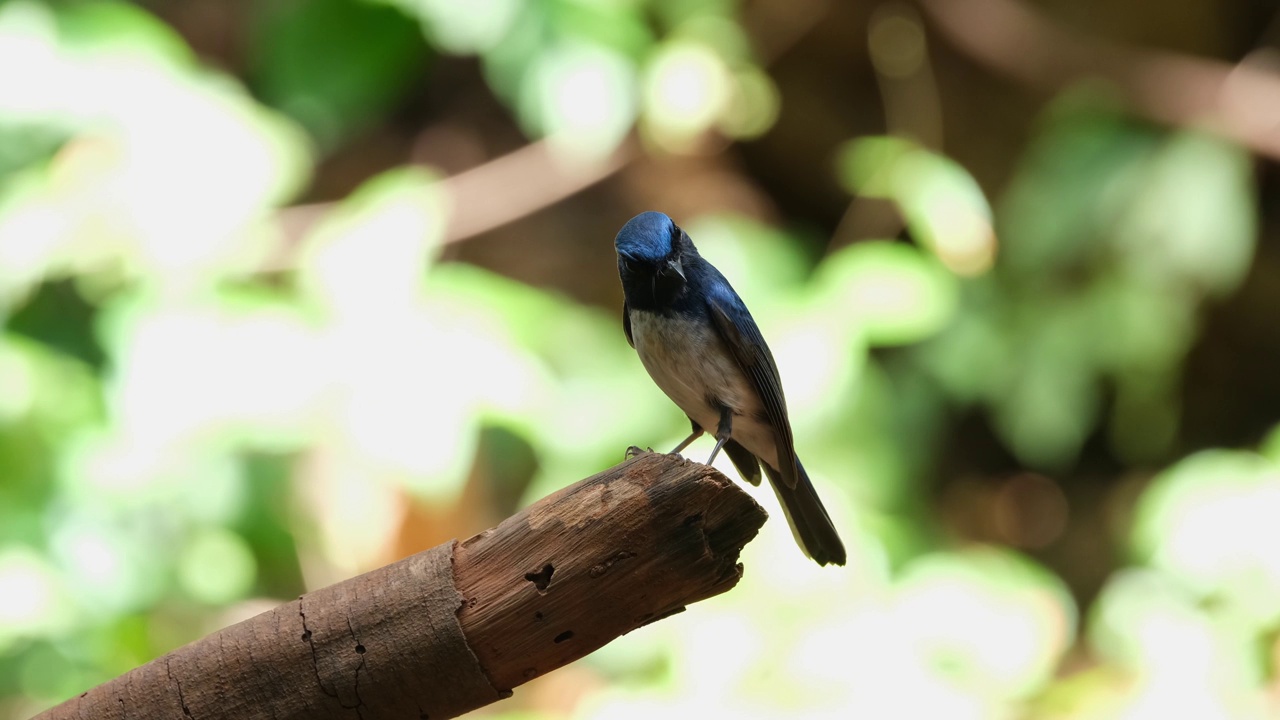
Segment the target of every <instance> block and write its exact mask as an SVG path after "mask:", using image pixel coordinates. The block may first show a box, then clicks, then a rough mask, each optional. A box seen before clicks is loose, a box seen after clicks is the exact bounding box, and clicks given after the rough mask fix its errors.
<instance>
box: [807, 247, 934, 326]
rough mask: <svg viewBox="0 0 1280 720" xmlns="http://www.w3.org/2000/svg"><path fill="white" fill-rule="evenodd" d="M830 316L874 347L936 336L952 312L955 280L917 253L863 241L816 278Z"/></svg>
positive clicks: (829, 260)
mask: <svg viewBox="0 0 1280 720" xmlns="http://www.w3.org/2000/svg"><path fill="white" fill-rule="evenodd" d="M816 280H817V283H818V286H819V288H820V289H819V290H818V292H819V293H820V294H821V297H822V298H823V300H822V302H823V303H824V305H825V307H826V308H829V309H830V311H833V312H840V313H843V314H844V317H845V318H846V321H845V323H846V324H847V325H848V326H850V327H852V328H855V329H856V330H855V331H861V332H862V333H863V334H865V336H866V338H867V341H868V342H869V343H871V344H872V345H903V344H908V343H913V342H918V341H920V340H922V339H924V338H927V337H929V336H931V335H933V334H934V333H936V332H938V331H939V330H940V329H941V328H942V327H944V326H945V325H946V324H947V323H948V322H949V321H950V320H951V318H952V316H953V315H954V313H955V310H956V303H957V284H956V279H955V276H953V275H952V274H950V273H948V272H947V271H946V269H945V268H944V267H942V265H941V264H939V263H937V262H935V261H934V260H933V259H932V258H929V257H927V256H925V255H923V254H921V253H920V251H918V250H916V248H914V247H912V246H910V245H906V244H902V243H893V242H861V243H857V244H855V245H851V246H849V247H847V248H844V249H842V250H840V251H839V252H837V253H836V254H834V255H832V256H831V257H829V258H827V259H826V260H825V261H824V262H823V263H822V266H821V267H820V268H819V271H818V276H817V278H816Z"/></svg>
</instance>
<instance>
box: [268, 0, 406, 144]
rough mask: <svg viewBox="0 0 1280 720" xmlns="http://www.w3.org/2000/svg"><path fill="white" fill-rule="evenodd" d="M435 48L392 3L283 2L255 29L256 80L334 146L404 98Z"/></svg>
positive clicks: (278, 104)
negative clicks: (431, 47)
mask: <svg viewBox="0 0 1280 720" xmlns="http://www.w3.org/2000/svg"><path fill="white" fill-rule="evenodd" d="M428 56H429V53H428V50H427V46H426V44H425V42H424V41H423V38H422V33H421V31H420V30H419V28H418V27H417V25H416V24H415V23H414V21H413V19H412V18H410V17H409V16H407V15H405V14H404V13H403V12H401V11H400V10H399V9H397V8H395V7H392V6H391V5H389V4H384V3H380V2H364V1H362V0H296V1H294V2H288V3H276V4H274V6H273V7H272V8H271V9H269V10H267V11H266V13H265V15H264V16H263V18H262V20H261V25H260V27H259V28H258V32H257V33H256V34H255V36H254V41H253V49H252V58H253V60H252V61H253V69H252V77H253V85H254V87H255V88H256V89H257V91H258V93H259V94H260V95H261V96H262V97H263V98H264V99H265V100H266V102H268V103H269V104H271V105H273V106H275V107H277V108H280V109H281V110H283V111H284V112H286V113H288V114H289V115H290V116H291V117H293V118H294V119H296V120H298V121H299V122H300V123H302V124H303V125H304V126H305V127H306V128H307V129H308V130H309V131H310V132H311V134H312V137H314V138H315V139H316V141H317V142H318V143H319V144H320V146H321V147H323V148H326V149H332V148H333V147H335V146H336V144H337V143H338V141H340V140H341V139H343V138H345V137H347V136H348V135H349V134H351V133H353V132H355V131H357V130H359V129H360V128H362V127H363V126H364V125H365V124H366V123H368V122H369V121H370V120H372V119H373V118H376V117H378V116H380V115H381V114H382V113H384V112H386V111H387V110H388V109H390V108H391V107H392V106H393V105H394V104H395V103H396V102H398V101H399V100H400V99H401V98H403V97H404V96H405V94H406V92H407V91H408V89H409V87H410V86H411V84H412V83H413V80H414V79H415V78H418V77H421V75H422V73H423V71H424V69H425V67H426V62H427V59H428Z"/></svg>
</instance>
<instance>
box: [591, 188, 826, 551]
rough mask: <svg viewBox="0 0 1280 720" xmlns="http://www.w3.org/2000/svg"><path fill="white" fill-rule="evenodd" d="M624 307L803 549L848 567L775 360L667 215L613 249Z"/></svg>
mask: <svg viewBox="0 0 1280 720" xmlns="http://www.w3.org/2000/svg"><path fill="white" fill-rule="evenodd" d="M614 246H615V247H616V249H617V251H618V274H619V276H620V277H621V278H622V289H623V294H624V297H625V301H624V304H623V310H622V324H623V330H624V331H625V332H626V335H627V341H628V342H630V343H631V345H632V347H634V348H635V349H636V352H637V354H639V356H640V361H641V362H642V363H643V364H644V366H645V369H646V370H647V371H648V372H649V375H650V377H652V378H653V380H654V382H655V383H657V385H658V387H659V388H661V389H662V391H663V392H665V393H666V394H667V396H668V397H670V398H671V400H672V401H673V402H675V404H676V405H677V406H679V408H680V409H681V410H683V411H684V413H685V414H686V415H688V416H689V420H690V421H691V422H692V424H693V432H692V434H690V435H689V437H688V438H686V439H685V441H684V442H682V443H680V445H679V446H678V447H676V449H675V450H673V451H672V452H680V451H681V450H683V449H684V448H685V447H687V446H688V445H689V443H691V442H693V441H694V440H696V439H697V438H698V437H699V436H701V435H702V433H703V432H704V431H706V432H712V433H714V434H715V436H716V446H715V448H714V449H713V450H712V451H711V457H710V458H708V459H707V463H708V464H710V463H711V461H712V460H714V459H715V456H716V454H717V453H719V452H720V450H721V449H723V450H724V451H725V453H726V454H727V455H728V456H729V459H730V460H732V461H733V464H734V466H735V467H737V468H738V471H739V472H741V473H742V476H743V478H744V479H746V480H747V481H748V482H751V483H752V484H757V485H758V484H759V483H760V469H761V467H762V466H763V468H764V472H765V475H767V476H768V478H769V481H770V485H772V486H773V489H774V492H775V493H777V495H778V500H779V501H780V502H781V504H782V508H783V511H784V512H785V514H786V516H787V521H788V522H789V523H790V525H791V529H792V532H793V533H794V534H795V536H796V540H797V541H798V542H799V544H800V546H801V548H803V549H804V551H805V553H806V554H807V555H809V557H811V558H813V559H814V560H816V561H817V562H818V563H819V564H821V565H826V564H827V563H835V564H837V565H843V564H844V562H845V550H844V545H843V544H842V543H841V542H840V537H839V535H838V534H837V533H836V530H835V527H834V526H832V524H831V518H830V517H829V516H828V515H827V511H826V509H825V508H824V507H823V506H822V501H821V500H819V499H818V495H817V493H816V492H815V491H814V488H813V484H812V483H811V482H810V481H809V477H808V475H807V474H806V473H805V471H804V466H802V465H801V464H800V461H799V459H798V458H796V454H795V444H794V441H793V438H792V435H791V422H790V420H789V419H788V417H787V405H786V400H785V398H784V397H783V394H782V383H781V381H780V379H779V378H778V368H777V365H776V364H775V363H774V360H773V354H772V353H770V352H769V346H768V345H767V344H766V343H765V341H764V337H763V336H762V335H761V334H760V329H759V328H758V327H757V326H756V323H755V320H754V319H752V317H751V313H750V312H748V311H747V306H746V305H745V304H744V303H743V302H742V298H740V297H738V293H736V292H734V290H733V287H732V286H731V285H730V284H729V281H728V280H726V279H725V278H724V276H723V275H721V274H720V271H719V270H716V269H715V267H714V266H712V265H711V263H709V262H707V261H706V260H704V259H703V258H702V256H701V255H699V254H698V250H697V248H695V247H694V246H693V241H692V240H690V239H689V235H688V234H687V233H685V232H684V231H683V230H681V229H680V228H679V227H678V226H677V225H676V224H675V223H674V222H673V221H672V220H671V218H669V217H667V216H666V215H664V214H662V213H659V212H645V213H641V214H639V215H637V216H635V217H634V218H632V219H631V220H630V221H628V222H627V224H626V225H624V226H623V227H622V230H621V231H619V232H618V236H617V238H615V240H614Z"/></svg>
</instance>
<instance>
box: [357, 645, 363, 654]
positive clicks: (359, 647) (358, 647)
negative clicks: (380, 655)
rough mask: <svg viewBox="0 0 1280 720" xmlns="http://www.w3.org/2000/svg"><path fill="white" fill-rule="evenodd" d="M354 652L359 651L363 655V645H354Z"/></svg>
mask: <svg viewBox="0 0 1280 720" xmlns="http://www.w3.org/2000/svg"><path fill="white" fill-rule="evenodd" d="M356 652H358V653H360V654H361V655H363V654H364V646H363V645H356Z"/></svg>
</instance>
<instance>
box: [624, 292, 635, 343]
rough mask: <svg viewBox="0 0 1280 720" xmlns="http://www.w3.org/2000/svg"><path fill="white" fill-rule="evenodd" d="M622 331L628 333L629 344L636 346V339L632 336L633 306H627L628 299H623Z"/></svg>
mask: <svg viewBox="0 0 1280 720" xmlns="http://www.w3.org/2000/svg"><path fill="white" fill-rule="evenodd" d="M622 332H624V333H626V334H627V344H628V345H630V346H631V347H633V348H634V347H635V346H636V341H635V338H633V337H631V308H629V307H627V301H626V300H623V301H622Z"/></svg>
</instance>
